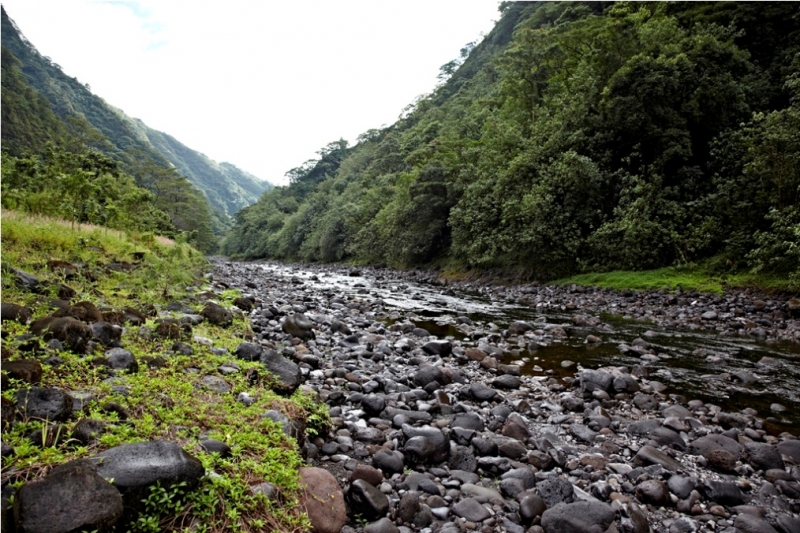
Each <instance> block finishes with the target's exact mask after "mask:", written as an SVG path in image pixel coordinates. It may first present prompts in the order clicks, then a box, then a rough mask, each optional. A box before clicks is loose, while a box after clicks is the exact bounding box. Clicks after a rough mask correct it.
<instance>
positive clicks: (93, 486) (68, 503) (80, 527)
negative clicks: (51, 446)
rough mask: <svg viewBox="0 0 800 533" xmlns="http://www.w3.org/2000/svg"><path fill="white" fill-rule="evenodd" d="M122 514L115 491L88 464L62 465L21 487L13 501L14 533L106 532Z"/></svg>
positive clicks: (121, 507) (120, 499)
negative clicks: (18, 532)
mask: <svg viewBox="0 0 800 533" xmlns="http://www.w3.org/2000/svg"><path fill="white" fill-rule="evenodd" d="M122 512H123V506H122V496H121V495H120V493H119V491H118V490H117V489H116V488H114V486H113V485H112V484H111V483H109V482H108V481H106V480H105V479H104V478H103V477H102V476H100V475H98V474H97V473H96V472H95V469H94V467H93V465H92V464H91V463H89V462H88V461H73V462H70V463H66V464H64V465H61V466H59V467H57V468H55V469H53V471H52V472H51V473H50V475H48V476H47V477H44V478H41V479H37V480H34V481H29V482H28V483H25V484H24V485H23V486H22V487H21V488H20V489H19V491H18V492H17V494H16V497H15V501H14V523H15V525H16V528H17V531H24V532H27V533H70V532H72V531H97V532H98V533H101V532H106V531H110V530H111V527H112V526H113V525H114V524H115V523H116V522H117V520H119V518H120V517H121V516H122ZM4 525H6V524H4ZM4 529H5V528H4Z"/></svg>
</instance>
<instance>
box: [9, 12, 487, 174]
mask: <svg viewBox="0 0 800 533" xmlns="http://www.w3.org/2000/svg"><path fill="white" fill-rule="evenodd" d="M2 3H3V5H4V7H5V8H6V11H7V12H8V15H9V17H11V19H12V20H14V21H15V22H16V23H17V25H18V26H19V28H20V30H21V31H22V33H23V34H24V35H25V37H27V38H28V40H29V41H30V42H31V43H33V45H34V46H35V47H36V48H37V49H38V50H39V52H40V53H41V54H42V55H45V56H49V57H50V58H51V59H52V60H53V61H54V62H55V63H57V64H59V65H61V67H62V68H63V70H64V72H65V73H66V74H67V75H69V76H74V77H76V78H77V79H78V80H79V81H81V82H82V83H88V84H89V85H90V86H91V89H92V92H93V93H95V94H96V95H98V96H100V97H101V98H103V99H105V100H106V102H108V103H109V104H111V105H113V106H115V107H118V108H120V109H122V110H123V111H125V113H127V114H128V115H130V116H133V117H136V118H139V119H141V120H143V121H144V122H145V123H146V124H147V125H148V126H150V127H151V128H154V129H156V130H160V131H163V132H166V133H168V134H170V135H172V136H173V137H175V138H176V139H178V140H179V141H181V142H182V143H183V144H185V145H187V146H188V147H190V148H192V149H194V150H197V151H200V152H203V153H204V154H206V155H207V156H209V157H210V158H212V159H214V160H216V161H219V162H222V161H228V162H230V163H233V164H234V165H236V166H238V167H239V168H242V169H244V170H246V171H248V172H251V173H253V174H255V175H256V176H258V177H260V178H262V179H266V180H269V181H270V182H272V183H274V184H279V185H280V184H285V183H286V182H287V180H286V178H285V177H284V174H285V173H286V171H288V170H290V169H292V168H294V167H297V166H300V165H301V164H302V163H303V162H305V161H306V160H308V159H312V158H316V155H315V154H316V152H317V151H318V150H319V149H320V148H322V147H323V146H325V145H326V144H328V143H329V142H332V141H335V140H338V139H339V138H342V137H343V138H345V139H347V140H348V141H350V143H351V144H353V143H354V142H355V139H356V137H357V136H358V135H359V134H361V133H363V132H365V131H367V130H368V129H371V128H380V127H382V126H384V125H390V124H392V123H394V122H395V121H396V120H397V118H398V116H399V115H400V113H401V112H402V110H403V108H404V107H406V106H407V105H408V104H410V103H412V101H413V100H414V99H415V98H416V97H417V96H419V95H422V94H426V93H430V92H431V91H432V90H433V89H434V87H435V85H436V83H437V80H436V76H437V75H438V74H439V67H440V66H441V65H443V64H445V63H447V62H448V61H450V60H452V59H455V58H457V57H458V55H459V50H460V49H461V48H462V47H463V46H464V45H465V44H466V43H468V42H471V41H475V40H479V39H480V38H481V34H482V33H484V34H485V33H488V32H489V31H490V30H491V29H492V27H493V26H494V21H496V20H497V19H498V18H499V12H498V11H497V8H498V4H499V2H498V1H497V0H399V1H398V0H394V1H382V0H369V1H367V0H327V1H322V0H303V1H290V0H281V1H273V0H227V1H215V2H211V1H209V0H140V1H124V0H119V1H118V0H106V1H103V0H68V1H67V0H2Z"/></svg>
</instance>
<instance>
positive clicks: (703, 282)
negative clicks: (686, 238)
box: [553, 265, 800, 294]
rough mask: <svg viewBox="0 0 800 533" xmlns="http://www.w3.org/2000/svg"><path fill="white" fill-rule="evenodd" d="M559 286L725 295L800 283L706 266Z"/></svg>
mask: <svg viewBox="0 0 800 533" xmlns="http://www.w3.org/2000/svg"><path fill="white" fill-rule="evenodd" d="M553 284H555V285H571V284H576V285H583V286H591V287H601V288H606V289H614V290H626V289H630V290H636V291H642V290H660V289H666V290H669V291H676V290H677V289H679V288H680V289H682V290H684V291H698V292H710V293H714V294H722V293H723V292H724V290H725V289H726V288H755V289H760V290H763V291H766V292H782V291H786V292H794V291H797V290H798V289H799V288H800V287H798V282H797V281H796V280H791V279H787V278H780V277H776V276H770V275H765V274H752V273H749V272H738V273H732V274H724V273H723V274H720V273H717V272H714V271H713V270H712V269H710V268H709V267H707V266H704V265H687V266H676V267H666V268H659V269H656V270H642V271H619V270H617V271H613V272H603V273H590V274H579V275H576V276H571V277H569V278H563V279H559V280H556V281H554V282H553Z"/></svg>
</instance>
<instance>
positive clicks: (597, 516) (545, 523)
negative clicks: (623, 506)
mask: <svg viewBox="0 0 800 533" xmlns="http://www.w3.org/2000/svg"><path fill="white" fill-rule="evenodd" d="M613 521H614V510H613V509H612V508H611V506H610V505H608V504H605V503H602V502H577V503H569V504H568V503H559V504H558V505H556V506H555V507H553V508H551V509H548V510H547V511H545V512H544V513H543V514H542V528H544V530H545V532H546V533H601V532H603V531H605V530H606V529H608V526H610V525H611V522H613Z"/></svg>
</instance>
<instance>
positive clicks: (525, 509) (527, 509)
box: [519, 494, 547, 526]
mask: <svg viewBox="0 0 800 533" xmlns="http://www.w3.org/2000/svg"><path fill="white" fill-rule="evenodd" d="M546 509H547V506H546V505H545V503H544V500H542V498H541V497H540V496H539V495H538V494H528V495H527V496H525V497H524V498H522V500H520V502H519V516H520V519H521V521H522V523H523V524H524V525H526V526H530V525H531V524H532V523H533V521H534V520H535V519H536V518H537V517H539V516H542V513H544V512H545V510H546Z"/></svg>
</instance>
